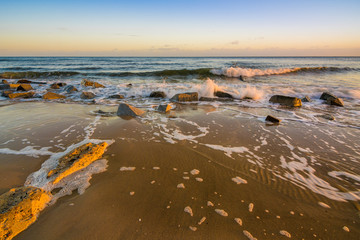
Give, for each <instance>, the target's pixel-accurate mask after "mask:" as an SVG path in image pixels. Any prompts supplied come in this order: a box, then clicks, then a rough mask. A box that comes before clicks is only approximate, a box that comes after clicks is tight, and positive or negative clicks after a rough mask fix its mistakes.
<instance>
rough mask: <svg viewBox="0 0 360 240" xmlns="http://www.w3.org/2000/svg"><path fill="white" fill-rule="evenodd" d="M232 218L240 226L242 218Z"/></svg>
mask: <svg viewBox="0 0 360 240" xmlns="http://www.w3.org/2000/svg"><path fill="white" fill-rule="evenodd" d="M234 220H235V222H236V223H237V224H239V225H240V226H242V220H241V218H234Z"/></svg>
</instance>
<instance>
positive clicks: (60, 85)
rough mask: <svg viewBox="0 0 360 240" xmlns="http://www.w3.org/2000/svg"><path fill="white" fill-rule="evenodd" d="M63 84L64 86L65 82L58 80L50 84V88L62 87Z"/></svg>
mask: <svg viewBox="0 0 360 240" xmlns="http://www.w3.org/2000/svg"><path fill="white" fill-rule="evenodd" d="M64 86H66V83H62V82H59V83H53V84H51V85H50V88H51V89H59V88H61V87H64Z"/></svg>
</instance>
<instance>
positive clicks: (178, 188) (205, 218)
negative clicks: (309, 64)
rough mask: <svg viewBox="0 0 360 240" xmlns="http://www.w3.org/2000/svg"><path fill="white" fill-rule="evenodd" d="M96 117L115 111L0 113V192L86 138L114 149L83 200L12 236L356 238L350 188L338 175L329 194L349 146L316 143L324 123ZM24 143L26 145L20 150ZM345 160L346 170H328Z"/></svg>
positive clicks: (218, 113)
mask: <svg viewBox="0 0 360 240" xmlns="http://www.w3.org/2000/svg"><path fill="white" fill-rule="evenodd" d="M26 109H31V111H27V110H26ZM98 110H102V111H104V112H109V113H111V112H115V111H116V110H117V107H114V106H99V105H83V104H82V105H81V104H62V103H43V102H28V103H16V104H11V105H5V106H2V107H1V108H0V112H1V116H3V117H2V118H1V125H2V129H3V130H2V131H1V133H2V135H1V139H2V142H7V141H10V142H8V143H6V144H2V149H4V148H8V149H11V150H13V152H12V153H10V152H9V151H8V152H5V151H4V150H2V152H1V157H0V159H1V164H2V168H1V179H2V181H1V185H0V186H1V188H0V190H1V192H2V193H4V192H6V191H7V190H8V189H9V188H12V187H19V186H22V185H23V184H24V182H25V181H26V179H27V177H28V176H29V175H30V173H32V172H34V171H36V170H37V169H39V168H40V167H41V166H40V165H41V163H42V162H44V161H45V160H46V159H47V158H48V157H49V155H50V154H52V153H55V152H62V151H65V149H66V148H67V147H69V146H70V145H71V144H75V143H77V142H80V141H81V140H83V138H84V137H85V136H87V135H88V134H89V133H88V132H89V129H90V131H91V136H90V139H100V140H113V141H114V142H113V143H112V144H111V145H110V146H109V147H108V149H107V151H106V152H105V154H104V156H103V159H106V161H107V165H108V166H107V169H106V171H104V172H102V173H99V174H94V175H92V178H91V180H90V186H89V187H88V188H87V189H86V190H85V192H84V193H82V194H79V193H78V192H77V191H76V190H73V191H72V194H71V195H68V196H64V197H62V198H60V199H58V200H57V202H56V203H54V204H53V205H51V206H49V207H47V208H45V210H43V211H42V212H41V214H40V216H39V218H38V220H37V221H36V222H35V223H34V224H32V225H31V226H30V227H29V228H28V229H26V230H25V231H23V232H22V233H20V234H19V235H18V236H16V237H15V238H14V239H200V238H201V239H252V238H251V236H252V237H253V238H254V239H255V238H257V239H286V238H288V237H291V238H293V239H357V236H359V234H360V231H359V222H358V213H359V209H358V202H357V201H356V200H351V196H352V195H353V196H356V193H352V192H353V191H356V189H354V186H356V182H352V180H351V178H350V177H348V178H346V181H347V185H345V184H342V188H341V191H340V190H339V189H337V188H334V187H330V186H338V181H339V179H340V178H341V175H337V176H338V178H339V179H337V178H333V177H331V176H329V175H328V174H327V172H334V171H336V172H341V171H342V170H345V169H346V171H352V172H354V173H356V172H358V171H359V168H358V165H357V164H356V162H354V161H352V159H355V160H356V158H358V155H357V154H356V148H352V145H350V144H349V145H347V144H341V143H340V142H339V140H340V137H334V135H332V137H330V136H329V135H325V134H324V133H325V132H326V131H329V129H327V127H326V126H321V125H319V126H316V127H309V126H307V127H306V128H305V127H304V125H303V123H301V122H295V121H287V122H284V123H281V124H280V125H269V124H267V123H265V122H264V120H262V119H257V118H254V117H253V116H252V115H249V114H248V113H247V111H253V110H249V109H248V110H247V109H239V108H236V107H233V108H220V109H214V108H213V107H212V106H210V105H205V106H202V105H198V104H177V106H176V111H175V110H173V111H172V112H171V113H170V114H161V113H157V112H147V114H146V115H145V116H143V117H138V118H134V119H131V120H124V119H122V118H120V117H118V116H116V115H110V116H106V117H105V116H99V114H97V113H96V111H98ZM266 111H270V110H266ZM14 113H18V114H14ZM266 113H268V112H263V114H266ZM40 116H41V117H40ZM29 119H32V121H28V120H29ZM60 119H61V120H60ZM34 120H36V121H34ZM4 129H7V132H5V131H4ZM331 131H332V132H333V133H334V134H337V135H336V136H342V137H341V139H342V140H346V141H347V142H355V141H356V139H357V135H356V133H354V134H353V135H352V134H348V133H346V132H343V131H342V130H341V129H340V128H339V129H335V128H333V129H331ZM355 131H358V130H355ZM310 133H311V134H310ZM345 134H347V135H346V136H345ZM314 137H315V139H314ZM24 138H26V140H24ZM316 138H321V141H317V140H316ZM24 142H25V143H24ZM28 145H30V146H33V147H32V148H31V149H32V150H31V151H27V152H26V151H25V150H23V147H24V146H28ZM40 149H41V150H40ZM310 149H311V150H310ZM325 149H332V150H333V151H324V150H325ZM289 156H292V157H295V158H293V159H292V160H291V159H289V158H288V157H289ZM349 156H352V157H349ZM344 157H345V160H343V162H342V163H343V164H339V163H336V164H335V163H334V161H333V160H334V159H341V158H344ZM280 166H281V167H280ZM344 186H346V189H345V187H344Z"/></svg>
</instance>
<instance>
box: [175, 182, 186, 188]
mask: <svg viewBox="0 0 360 240" xmlns="http://www.w3.org/2000/svg"><path fill="white" fill-rule="evenodd" d="M176 187H177V188H185V185H184V184H183V183H179V184H178V185H177V186H176Z"/></svg>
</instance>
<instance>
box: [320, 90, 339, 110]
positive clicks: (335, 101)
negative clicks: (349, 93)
mask: <svg viewBox="0 0 360 240" xmlns="http://www.w3.org/2000/svg"><path fill="white" fill-rule="evenodd" d="M320 99H321V100H325V103H326V104H329V105H335V106H339V107H343V106H344V102H343V100H342V99H341V98H338V97H337V96H335V95H334V94H332V93H329V92H323V93H322V94H321V96H320Z"/></svg>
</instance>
